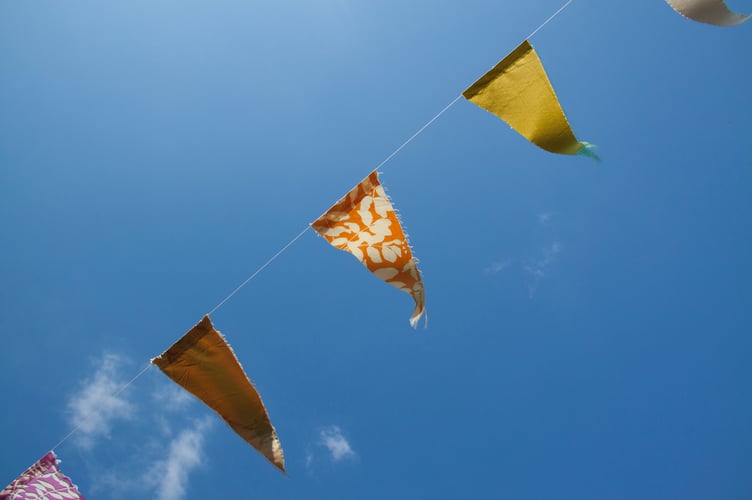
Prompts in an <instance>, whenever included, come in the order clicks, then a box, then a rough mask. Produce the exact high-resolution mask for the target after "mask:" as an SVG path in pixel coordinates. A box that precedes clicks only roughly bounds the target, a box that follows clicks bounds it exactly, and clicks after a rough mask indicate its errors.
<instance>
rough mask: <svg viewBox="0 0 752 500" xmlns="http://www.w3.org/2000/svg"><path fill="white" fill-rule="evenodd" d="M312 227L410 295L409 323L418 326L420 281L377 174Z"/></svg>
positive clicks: (421, 304)
mask: <svg viewBox="0 0 752 500" xmlns="http://www.w3.org/2000/svg"><path fill="white" fill-rule="evenodd" d="M311 227H312V228H313V230H314V231H316V232H317V233H319V234H320V235H321V236H323V237H324V238H326V239H327V241H329V243H330V244H331V245H332V246H334V247H336V248H339V249H340V250H344V251H345V252H350V253H351V254H353V255H354V256H355V257H356V258H357V259H358V260H359V261H360V262H361V263H363V265H364V266H366V267H367V268H368V269H369V270H370V271H371V272H373V273H374V274H375V275H376V276H378V277H379V278H381V279H382V280H384V281H386V282H387V283H389V284H390V285H392V286H394V287H397V288H399V289H400V290H402V291H403V292H407V293H409V294H410V295H412V297H413V300H414V301H415V309H414V310H413V314H412V316H411V317H410V324H411V325H412V326H413V327H414V326H415V325H417V323H418V320H419V319H420V317H421V316H422V315H423V312H424V311H425V302H426V299H425V291H424V289H423V280H422V279H421V277H420V272H419V271H418V266H417V264H416V262H415V259H414V258H413V254H412V251H411V250H410V245H409V244H408V243H407V238H406V237H405V233H404V231H403V230H402V226H401V225H400V222H399V219H398V218H397V213H396V212H395V211H394V207H392V203H391V201H390V200H389V197H388V196H387V195H386V193H385V192H384V188H383V187H382V186H381V183H380V182H379V176H378V173H377V172H375V171H374V172H371V174H370V175H369V176H368V177H366V178H365V179H363V181H361V182H360V184H358V185H357V186H355V187H354V188H353V189H352V190H351V191H350V192H349V193H347V195H346V196H345V197H344V198H342V199H341V200H339V201H338V202H337V203H335V204H334V206H333V207H331V208H330V209H329V210H328V211H327V212H326V213H325V214H324V215H322V216H321V217H319V218H318V220H316V221H315V222H314V223H313V224H311Z"/></svg>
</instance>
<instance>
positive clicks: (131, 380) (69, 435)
mask: <svg viewBox="0 0 752 500" xmlns="http://www.w3.org/2000/svg"><path fill="white" fill-rule="evenodd" d="M151 367H152V364H151V362H149V364H148V365H146V367H144V369H143V370H141V371H140V372H138V374H137V375H136V376H135V377H133V378H132V379H130V380H129V381H128V382H127V383H126V384H125V385H124V386H123V387H121V388H120V389H118V390H117V391H115V393H114V394H113V395H112V397H116V396H119V395H120V394H121V393H122V392H123V391H124V390H126V389H127V388H128V387H129V386H130V385H131V384H132V383H133V382H135V381H136V380H138V379H139V378H140V377H141V375H143V374H144V373H146V372H147V371H148V370H149V368H151ZM85 422H86V420H85V419H84V421H83V422H81V423H80V424H78V425H76V426H75V427H74V428H73V429H72V430H71V431H70V432H69V433H68V434H66V435H65V437H64V438H63V439H61V440H60V441H59V442H58V443H57V444H56V445H55V446H53V447H52V448H51V451H55V450H56V449H57V448H59V447H60V445H62V444H63V443H64V442H66V441H67V440H68V438H70V437H71V436H72V435H73V434H75V433H76V432H77V431H78V430H79V429H80V428H81V426H82V425H83V424H84V423H85Z"/></svg>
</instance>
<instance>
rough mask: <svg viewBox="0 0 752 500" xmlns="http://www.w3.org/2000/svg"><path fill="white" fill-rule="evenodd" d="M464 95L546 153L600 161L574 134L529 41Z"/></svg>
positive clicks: (590, 148)
mask: <svg viewBox="0 0 752 500" xmlns="http://www.w3.org/2000/svg"><path fill="white" fill-rule="evenodd" d="M462 95H463V96H464V97H465V99H467V100H469V101H471V102H473V103H474V104H476V105H477V106H480V107H481V108H483V109H485V110H486V111H490V112H491V113H493V114H495V115H496V116H498V117H499V118H501V119H502V120H504V121H505V122H507V124H509V126H511V127H512V128H513V129H515V130H516V131H517V132H519V133H520V134H522V136H523V137H525V138H526V139H527V140H529V141H530V142H532V143H533V144H535V145H536V146H539V147H541V148H543V149H545V150H546V151H550V152H552V153H560V154H569V155H572V154H580V155H584V156H590V157H594V158H597V156H596V155H595V153H593V151H592V146H591V145H590V144H588V143H586V142H580V141H578V140H577V138H576V137H575V135H574V132H572V128H571V127H570V126H569V122H568V121H567V117H566V116H565V115H564V111H563V110H562V109H561V105H560V104H559V100H558V99H557V98H556V93H555V92H554V89H553V87H552V86H551V82H550V81H549V80H548V76H547V75H546V70H545V69H543V64H542V63H541V61H540V59H539V58H538V54H536V52H535V49H533V47H532V45H530V42H528V41H527V40H525V41H524V42H522V44H521V45H520V46H519V47H517V48H516V49H515V50H514V51H512V53H511V54H509V55H508V56H507V57H505V58H504V59H503V60H502V61H501V62H500V63H499V64H497V65H496V66H494V67H493V68H492V69H491V70H490V71H489V72H488V73H486V74H485V75H483V76H482V77H481V78H480V79H479V80H478V81H477V82H475V83H473V84H472V85H471V86H470V87H469V88H468V89H467V90H465V91H464V92H463V93H462Z"/></svg>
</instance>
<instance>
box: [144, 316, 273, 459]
mask: <svg viewBox="0 0 752 500" xmlns="http://www.w3.org/2000/svg"><path fill="white" fill-rule="evenodd" d="M151 362H152V363H154V364H155V365H157V366H158V367H159V369H160V370H162V371H163V372H164V374H165V375H167V376H168V377H170V378H171V379H172V380H173V381H174V382H175V383H176V384H178V385H179V386H181V387H182V388H183V389H185V390H186V391H188V392H190V393H191V394H193V395H194V396H196V397H197V398H198V399H200V400H201V401H202V402H204V403H205V404H206V405H207V406H209V408H211V409H212V410H214V411H215V412H217V413H218V414H219V416H220V417H222V418H223V419H224V421H225V422H227V424H228V425H229V426H230V427H232V430H234V431H235V432H237V433H238V435H239V436H240V437H242V438H243V439H244V440H245V441H246V442H247V443H248V444H250V445H251V446H253V447H254V448H256V449H257V450H258V451H259V452H261V454H262V455H264V456H265V457H266V459H267V460H269V461H270V462H271V463H273V464H274V465H276V466H277V467H278V468H279V470H281V471H282V472H284V471H285V457H284V455H283V454H282V446H281V445H280V443H279V438H278V437H277V432H276V431H275V430H274V427H272V423H271V422H270V421H269V415H268V414H267V413H266V408H265V407H264V403H263V402H262V401H261V396H259V393H258V392H257V391H256V389H255V388H254V387H253V384H251V381H250V380H248V376H247V375H246V374H245V372H244V371H243V368H242V367H241V366H240V363H239V362H238V358H236V357H235V353H234V352H232V349H231V348H230V346H229V345H228V344H227V342H226V341H225V339H224V337H222V334H221V333H219V332H218V331H217V330H215V329H214V326H213V325H212V322H211V319H209V316H204V318H203V319H202V320H201V321H200V322H199V323H198V324H197V325H196V326H194V327H193V328H192V329H191V330H190V331H189V332H188V333H186V334H185V335H183V338H181V339H180V340H178V341H177V342H175V344H173V345H172V347H170V348H169V349H167V350H166V351H165V352H163V353H162V354H161V355H160V356H158V357H156V358H154V359H152V360H151Z"/></svg>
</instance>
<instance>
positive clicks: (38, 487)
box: [0, 451, 84, 500]
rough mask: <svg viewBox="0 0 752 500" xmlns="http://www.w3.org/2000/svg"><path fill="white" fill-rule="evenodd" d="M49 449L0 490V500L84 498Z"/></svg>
mask: <svg viewBox="0 0 752 500" xmlns="http://www.w3.org/2000/svg"><path fill="white" fill-rule="evenodd" d="M59 463H60V461H59V460H58V459H57V457H56V456H55V453H54V452H52V451H50V452H48V453H47V454H46V455H45V456H43V457H42V458H40V459H39V460H38V461H37V462H36V463H35V464H34V465H32V466H31V467H29V468H28V469H26V470H25V471H24V472H23V474H21V475H20V476H18V478H17V479H16V480H14V481H13V482H12V483H10V484H9V485H8V486H6V487H5V488H4V489H3V490H2V491H0V500H31V499H32V498H33V499H53V498H54V499H60V500H62V499H69V500H84V496H83V495H82V494H81V493H80V492H79V491H78V488H77V487H76V485H74V484H73V482H71V480H70V478H69V477H68V476H66V475H65V474H63V473H62V472H61V471H60V468H59V467H58V464H59Z"/></svg>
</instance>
